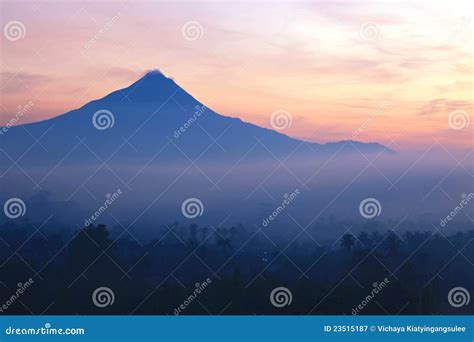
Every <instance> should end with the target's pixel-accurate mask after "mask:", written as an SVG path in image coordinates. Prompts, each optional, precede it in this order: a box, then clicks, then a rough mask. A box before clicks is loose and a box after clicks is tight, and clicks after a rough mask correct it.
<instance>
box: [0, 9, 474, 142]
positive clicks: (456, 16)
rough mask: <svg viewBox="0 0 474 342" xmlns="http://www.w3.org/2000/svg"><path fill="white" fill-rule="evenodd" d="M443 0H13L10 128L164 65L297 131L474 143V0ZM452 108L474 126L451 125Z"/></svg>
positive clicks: (312, 135)
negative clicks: (285, 118)
mask: <svg viewBox="0 0 474 342" xmlns="http://www.w3.org/2000/svg"><path fill="white" fill-rule="evenodd" d="M444 3H445V4H444V5H442V4H437V3H436V2H424V3H421V2H404V3H397V2H380V1H379V2H368V3H364V4H358V3H357V2H353V1H343V2H333V3H331V2H327V1H325V2H303V3H296V2H277V3H271V2H255V3H252V2H245V3H233V2H223V3H214V2H206V3H200V2H187V3H181V2H178V3H175V2H156V1H155V2H151V1H129V2H120V1H94V2H84V1H77V2H76V1H72V2H69V1H62V2H60V1H24V2H19V1H8V0H7V1H2V2H1V4H0V6H1V8H0V9H1V15H0V19H1V24H2V30H3V35H2V36H1V51H0V53H1V61H2V64H1V74H0V75H1V76H0V91H1V98H0V125H2V124H3V125H4V124H6V123H7V122H8V121H9V120H11V118H12V117H13V116H14V115H15V113H16V112H17V110H18V107H19V106H20V107H21V106H24V105H26V104H27V103H28V102H29V101H32V103H34V105H33V107H32V108H31V109H30V110H28V112H27V113H26V114H25V115H24V116H23V117H22V118H21V120H20V121H19V123H20V124H21V123H26V122H32V121H38V120H42V119H45V118H49V117H52V116H56V115H58V114H62V113H64V112H66V111H68V110H71V109H75V108H77V107H80V106H82V105H83V104H85V103H87V102H89V101H91V100H93V99H97V98H101V97H103V96H105V95H106V94H108V93H110V92H112V91H114V90H117V89H120V88H125V87H126V86H128V85H129V84H130V83H132V82H134V81H135V80H137V79H138V78H139V77H141V76H142V75H143V73H144V72H146V71H147V70H150V69H156V68H157V69H160V70H161V71H162V72H163V73H165V74H166V75H167V76H169V77H173V78H174V79H175V81H176V82H177V83H178V84H179V85H180V86H181V87H183V88H184V89H185V90H186V91H188V92H189V93H190V94H191V95H193V96H194V97H195V98H197V99H198V100H200V101H201V102H202V103H204V104H205V105H207V106H208V107H210V108H212V109H214V110H215V111H216V112H218V113H220V114H223V115H228V116H234V117H240V118H242V119H243V120H245V121H249V122H252V123H255V124H257V125H260V126H265V127H269V128H270V127H271V126H270V117H271V115H272V113H273V112H275V111H277V110H285V111H287V112H289V113H290V114H291V116H292V126H291V127H289V128H288V129H287V130H286V131H285V132H284V133H285V134H288V135H290V136H294V137H298V138H304V139H307V140H310V141H316V142H326V141H335V140H343V139H354V140H360V141H377V142H380V143H383V144H385V145H387V146H389V147H392V148H394V149H397V150H399V149H403V148H408V147H411V146H414V145H417V146H420V145H421V146H423V145H430V144H432V143H433V142H434V141H438V142H439V143H441V144H443V145H446V146H450V147H453V148H469V147H472V146H473V126H474V122H472V121H473V120H472V118H473V116H472V110H473V98H472V96H473V43H472V18H471V17H470V15H471V13H472V4H471V1H459V2H456V1H450V2H444ZM12 21H18V22H20V23H22V24H23V26H24V27H23V28H21V29H24V32H22V33H23V34H24V37H22V38H20V39H16V38H15V37H11V36H8V34H14V33H7V30H6V26H7V25H8V24H9V23H11V22H12ZM9 38H10V39H9ZM11 38H13V39H11ZM454 111H459V112H461V113H464V114H463V115H466V116H464V117H463V119H467V120H470V121H471V122H470V124H469V122H468V123H467V125H466V124H465V127H463V129H452V128H451V127H450V125H449V115H450V113H452V112H454Z"/></svg>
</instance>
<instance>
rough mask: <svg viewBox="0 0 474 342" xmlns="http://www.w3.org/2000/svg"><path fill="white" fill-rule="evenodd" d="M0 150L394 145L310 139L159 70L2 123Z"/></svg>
mask: <svg viewBox="0 0 474 342" xmlns="http://www.w3.org/2000/svg"><path fill="white" fill-rule="evenodd" d="M0 149H1V150H2V151H3V153H1V154H0V163H3V165H8V164H11V162H12V160H15V161H16V160H18V159H19V158H20V159H21V162H22V165H23V166H25V167H26V166H30V165H49V166H54V165H57V164H58V163H60V164H61V165H68V164H84V163H85V164H88V163H91V164H94V163H101V162H103V161H107V162H108V163H120V164H123V163H127V164H128V163H162V162H166V163H179V162H182V161H186V162H189V160H193V161H194V160H198V159H199V160H204V161H210V162H219V161H235V162H239V161H242V160H246V159H249V160H252V159H255V158H258V159H260V160H261V159H262V158H279V159H280V158H281V159H284V158H287V157H288V156H296V155H298V156H301V155H303V156H305V157H308V158H311V157H312V156H320V155H325V154H334V153H336V152H337V153H342V154H347V153H349V154H352V153H355V154H359V153H364V154H365V153H373V152H382V153H383V152H387V153H390V152H391V150H389V149H388V148H386V147H385V146H383V145H380V144H378V143H361V142H356V141H340V142H333V143H327V144H318V143H312V142H305V141H301V140H298V139H294V138H291V137H288V136H287V135H284V134H282V133H279V132H277V131H274V130H270V129H266V128H262V127H259V126H256V125H253V124H251V123H247V122H244V121H242V120H240V119H238V118H232V117H227V116H223V115H220V114H218V113H216V112H214V111H213V110H211V109H210V108H207V107H206V106H205V105H203V104H202V103H200V102H199V101H198V100H196V99H195V98H193V97H192V96H191V95H190V94H188V93H187V92H186V91H185V90H183V89H182V88H181V87H180V86H179V85H177V84H176V83H175V82H174V80H173V79H171V78H168V77H166V76H165V75H163V74H162V73H161V72H160V71H158V70H155V71H151V72H148V73H146V74H145V75H144V76H143V77H142V78H140V79H139V80H138V81H136V82H135V83H133V84H132V85H130V86H129V87H127V88H124V89H120V90H117V91H114V92H112V93H110V94H109V95H107V96H105V97H103V98H101V99H99V100H94V101H91V102H89V103H87V104H86V105H84V106H83V107H81V108H79V109H75V110H72V111H70V112H67V113H65V114H62V115H59V116H57V117H54V118H51V119H48V120H44V121H40V122H35V123H30V124H24V125H18V126H14V127H10V128H9V129H8V130H3V134H1V135H0Z"/></svg>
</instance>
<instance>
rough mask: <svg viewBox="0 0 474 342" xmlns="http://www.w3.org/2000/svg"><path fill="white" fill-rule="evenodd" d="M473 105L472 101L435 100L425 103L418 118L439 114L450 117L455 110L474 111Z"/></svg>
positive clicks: (419, 111)
mask: <svg viewBox="0 0 474 342" xmlns="http://www.w3.org/2000/svg"><path fill="white" fill-rule="evenodd" d="M472 106H473V103H472V102H470V101H461V100H449V99H433V100H431V101H429V102H428V103H425V104H424V105H423V106H421V107H420V109H419V110H418V112H417V115H418V116H431V115H436V114H438V113H442V114H445V115H448V114H449V113H451V112H452V111H455V110H469V109H472Z"/></svg>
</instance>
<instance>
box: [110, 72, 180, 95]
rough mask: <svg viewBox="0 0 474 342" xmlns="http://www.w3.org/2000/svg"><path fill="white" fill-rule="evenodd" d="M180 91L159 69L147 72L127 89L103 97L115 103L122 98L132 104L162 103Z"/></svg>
mask: <svg viewBox="0 0 474 342" xmlns="http://www.w3.org/2000/svg"><path fill="white" fill-rule="evenodd" d="M179 89H181V88H180V87H179V86H178V85H177V84H176V83H175V82H174V80H173V79H172V78H170V77H167V76H166V75H165V74H164V73H163V72H161V71H160V70H159V69H153V70H149V71H147V72H146V73H145V75H143V76H142V77H141V78H140V79H138V80H137V81H135V82H134V83H133V84H131V85H130V86H128V87H127V88H124V89H121V90H118V91H115V92H113V93H111V94H109V95H108V96H106V97H105V99H106V100H109V101H115V100H117V98H118V99H120V100H121V99H122V98H123V97H124V96H125V97H126V98H128V99H129V100H130V101H132V102H150V101H157V102H162V101H163V100H164V99H167V98H168V97H170V96H171V95H173V94H174V93H176V92H177V91H178V90H179Z"/></svg>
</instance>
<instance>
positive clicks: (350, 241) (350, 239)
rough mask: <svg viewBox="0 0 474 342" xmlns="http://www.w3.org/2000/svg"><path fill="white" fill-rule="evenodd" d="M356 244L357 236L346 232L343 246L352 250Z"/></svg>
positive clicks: (342, 240)
mask: <svg viewBox="0 0 474 342" xmlns="http://www.w3.org/2000/svg"><path fill="white" fill-rule="evenodd" d="M354 245H355V237H354V235H352V234H349V233H346V234H344V236H343V237H342V239H341V247H342V248H344V249H346V250H347V251H350V250H351V249H352V247H354Z"/></svg>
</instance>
